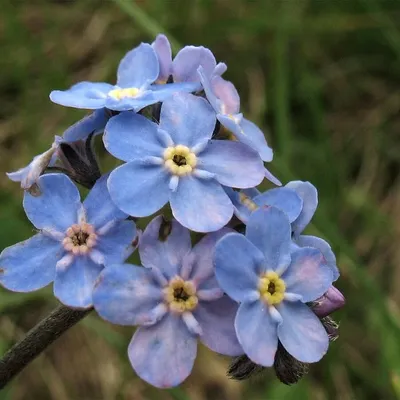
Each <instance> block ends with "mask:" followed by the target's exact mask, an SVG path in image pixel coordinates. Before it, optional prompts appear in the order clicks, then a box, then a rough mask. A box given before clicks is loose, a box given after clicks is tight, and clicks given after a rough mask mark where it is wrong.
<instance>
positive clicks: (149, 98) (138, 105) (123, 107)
mask: <svg viewBox="0 0 400 400" xmlns="http://www.w3.org/2000/svg"><path fill="white" fill-rule="evenodd" d="M158 101H159V99H158V97H155V96H154V92H152V91H151V90H146V91H144V92H143V93H141V94H138V95H137V96H135V97H125V98H122V99H115V98H114V97H111V96H109V97H107V100H106V102H105V104H104V105H105V107H107V108H109V109H110V110H114V111H129V110H134V111H136V112H137V111H140V110H141V109H142V108H144V107H147V106H149V105H151V104H154V103H157V102H158Z"/></svg>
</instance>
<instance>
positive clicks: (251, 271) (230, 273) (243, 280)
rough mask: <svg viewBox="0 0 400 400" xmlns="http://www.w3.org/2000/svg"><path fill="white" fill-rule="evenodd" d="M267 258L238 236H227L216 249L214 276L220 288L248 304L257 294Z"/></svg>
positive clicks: (236, 234) (233, 234)
mask: <svg viewBox="0 0 400 400" xmlns="http://www.w3.org/2000/svg"><path fill="white" fill-rule="evenodd" d="M264 263H265V260H264V257H263V254H262V253H261V252H260V250H258V249H257V248H256V247H255V246H254V245H253V244H252V243H251V242H250V241H249V240H247V239H246V238H245V237H244V236H243V235H241V234H239V233H228V234H227V235H226V236H224V237H223V238H222V239H221V240H220V241H218V243H217V245H216V248H215V258H214V265H215V275H216V277H217V280H218V283H219V285H220V286H221V288H222V289H223V290H224V291H225V292H226V293H227V294H228V295H229V296H230V297H231V298H232V299H234V300H235V301H238V302H241V301H246V300H248V299H249V298H250V297H253V295H254V292H257V291H258V281H259V276H260V274H261V273H262V272H264V270H265V268H264Z"/></svg>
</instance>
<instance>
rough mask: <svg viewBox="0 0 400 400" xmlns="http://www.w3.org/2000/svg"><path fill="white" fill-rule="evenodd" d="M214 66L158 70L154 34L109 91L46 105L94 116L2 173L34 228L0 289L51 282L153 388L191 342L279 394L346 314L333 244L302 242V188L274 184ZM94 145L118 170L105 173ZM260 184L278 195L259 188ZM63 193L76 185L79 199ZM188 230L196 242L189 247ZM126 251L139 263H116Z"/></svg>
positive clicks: (199, 52)
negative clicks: (115, 336) (258, 373)
mask: <svg viewBox="0 0 400 400" xmlns="http://www.w3.org/2000/svg"><path fill="white" fill-rule="evenodd" d="M226 70H227V67H226V65H225V64H224V63H217V62H216V60H215V57H214V55H213V54H212V52H211V51H210V50H209V49H206V48H204V47H195V46H186V47H185V48H183V49H182V50H180V51H179V52H178V54H177V55H176V56H175V57H174V59H172V52H171V47H170V44H169V41H168V39H167V38H166V37H165V36H164V35H159V36H157V38H156V40H155V41H154V42H153V43H152V44H147V43H142V44H141V45H139V46H138V47H136V48H134V49H133V50H131V51H129V52H128V53H127V54H126V55H125V57H124V58H123V59H122V60H121V62H120V64H119V67H118V71H117V82H116V84H115V85H113V84H109V83H101V82H95V83H93V82H81V83H77V84H75V85H73V86H72V87H71V88H70V89H68V90H64V91H62V90H55V91H53V92H51V94H50V99H51V100H52V101H53V102H54V103H57V104H60V105H63V106H67V107H75V108H83V109H90V110H94V111H93V112H92V113H91V114H90V115H88V116H86V117H85V118H83V119H82V120H80V121H78V122H77V123H76V124H74V125H72V126H71V127H70V128H68V129H67V130H66V131H65V132H64V133H63V135H62V136H56V137H55V140H54V142H53V144H52V145H51V147H50V149H48V150H47V151H45V152H44V153H42V154H40V155H38V156H36V157H35V158H34V159H33V160H32V162H31V163H30V164H29V165H28V166H26V167H24V168H21V169H20V170H18V171H16V172H13V173H9V174H8V176H9V178H10V179H11V180H13V181H19V182H21V187H22V188H23V189H24V190H25V192H24V201H23V207H24V209H25V212H26V215H27V217H28V218H29V220H30V221H31V222H32V224H33V225H34V226H35V228H36V229H37V233H36V234H35V235H34V236H33V237H32V238H30V239H28V240H26V241H24V242H21V243H18V244H16V245H14V246H11V247H8V248H6V249H4V250H3V252H2V253H1V254H0V284H1V285H3V286H4V287H5V288H7V289H9V290H13V291H19V292H29V291H33V290H37V289H40V288H42V287H44V286H46V285H48V284H49V283H51V282H54V295H55V296H56V297H57V298H58V299H59V300H60V301H61V302H62V303H63V304H65V305H66V306H69V307H72V308H79V309H88V308H91V307H94V308H95V309H96V311H97V313H98V314H99V315H100V316H101V317H102V318H104V319H105V320H107V321H109V322H111V323H114V324H120V325H132V326H136V327H137V329H136V331H135V333H134V335H133V338H132V341H131V343H130V345H129V347H128V356H129V359H130V362H131V364H132V367H133V368H134V370H135V371H136V373H137V374H138V375H139V376H140V377H141V378H142V379H144V380H145V381H147V382H149V383H150V384H152V385H154V386H156V387H160V388H165V387H172V386H176V385H179V384H180V383H181V382H182V381H183V380H185V379H186V378H187V376H188V375H189V374H190V372H191V370H192V367H193V364H194V361H195V358H196V351H197V341H198V340H200V341H201V342H202V343H203V344H205V345H206V346H207V347H209V348H210V349H211V350H213V351H215V352H217V353H220V354H224V355H228V356H231V357H239V358H237V359H236V360H235V361H234V363H233V364H232V366H231V369H230V371H229V373H230V374H231V375H232V376H233V377H236V378H237V379H241V378H242V377H243V376H244V375H246V373H242V372H243V365H246V366H251V368H252V370H254V369H257V368H264V367H270V366H274V367H275V370H276V372H277V376H278V377H279V378H280V379H281V380H282V381H284V382H285V383H291V380H290V379H286V378H282V377H284V376H290V375H291V373H292V372H293V371H292V370H291V368H292V369H293V368H294V367H293V366H294V365H297V364H296V363H301V364H302V365H303V364H304V365H305V364H308V363H314V362H317V361H319V360H320V359H321V358H322V357H323V356H324V354H325V353H326V352H327V350H328V346H329V341H330V340H333V339H334V338H336V337H337V330H338V326H337V324H336V323H334V321H333V320H332V319H331V318H330V314H331V313H332V312H333V311H335V310H337V309H338V308H340V307H342V306H343V304H344V297H343V295H342V294H341V293H340V292H339V291H338V290H337V289H336V288H335V287H334V286H333V282H334V281H336V280H337V279H338V277H339V271H338V268H337V265H336V258H335V255H334V253H333V252H332V249H331V247H330V246H329V244H328V243H327V242H326V241H325V240H323V239H321V238H318V237H315V236H309V235H303V234H302V233H303V230H304V229H305V228H306V226H307V225H308V224H309V223H310V221H311V219H312V216H313V214H314V212H315V211H316V208H317V204H318V198H317V190H316V188H315V187H314V186H313V185H312V184H311V183H309V182H301V181H293V182H289V183H287V184H286V185H285V186H281V183H280V181H279V180H278V179H277V178H276V177H275V176H273V175H272V174H271V173H270V172H269V171H268V169H266V167H265V162H271V161H272V159H273V152H272V149H271V148H270V147H269V145H268V144H267V142H266V139H265V136H264V134H263V132H262V131H261V130H260V129H259V128H258V127H257V126H256V125H255V124H254V123H253V122H251V121H249V120H247V119H246V118H245V117H244V116H243V114H242V113H241V112H240V98H239V94H238V92H237V90H236V89H235V87H234V85H233V84H232V83H231V82H229V81H227V80H225V79H224V78H223V77H222V75H223V74H224V73H225V71H226ZM99 135H101V137H102V141H103V144H104V147H105V149H106V150H107V151H108V153H110V154H111V155H112V156H114V157H115V158H117V159H118V160H121V161H122V163H121V165H119V166H118V167H116V168H115V169H113V170H112V171H109V172H107V173H102V172H101V169H100V167H99V164H98V161H97V157H96V154H95V152H94V147H93V143H94V141H95V140H96V137H98V136H99ZM264 178H267V179H268V180H269V181H270V183H272V184H274V185H276V186H277V187H274V188H272V189H269V190H267V191H265V192H264V193H261V192H260V191H259V190H258V189H257V186H258V185H259V184H260V183H261V182H262V181H263V180H264ZM76 184H79V185H80V186H83V187H86V188H88V189H90V191H89V193H88V195H87V196H86V198H85V200H84V201H83V203H81V200H80V192H79V189H78V186H77V185H76ZM153 215H154V217H153V218H152V220H151V222H150V223H149V224H148V225H147V227H146V228H145V229H144V232H143V233H142V232H141V231H139V230H138V229H136V224H135V223H136V222H137V221H138V219H140V218H142V217H149V216H153ZM190 231H193V232H197V233H199V234H202V235H199V234H198V235H196V237H197V238H198V237H200V240H198V241H197V243H195V244H194V245H193V246H192V240H191V234H190ZM240 232H245V233H244V234H243V233H240ZM137 247H138V252H139V256H140V263H141V265H133V264H131V263H129V261H130V260H128V259H129V257H130V255H131V254H132V253H133V252H134V251H135V249H136V248H137ZM287 360H293V361H290V362H287ZM243 363H244V364H243ZM292 375H293V373H292Z"/></svg>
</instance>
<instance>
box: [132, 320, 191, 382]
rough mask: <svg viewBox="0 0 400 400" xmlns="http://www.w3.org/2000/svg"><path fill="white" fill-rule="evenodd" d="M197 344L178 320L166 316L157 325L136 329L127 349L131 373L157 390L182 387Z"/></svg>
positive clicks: (189, 369) (188, 372)
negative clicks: (181, 384) (133, 371)
mask: <svg viewBox="0 0 400 400" xmlns="http://www.w3.org/2000/svg"><path fill="white" fill-rule="evenodd" d="M196 353H197V341H196V338H195V337H194V336H192V335H191V334H190V333H189V331H188V329H187V328H186V325H185V324H184V323H183V321H182V318H181V317H180V316H177V315H173V314H168V315H166V316H165V317H164V318H163V319H162V320H161V321H160V322H158V323H157V324H155V325H152V326H149V327H141V328H139V329H138V330H137V331H136V333H135V335H134V336H133V339H132V341H131V343H130V344H129V348H128V356H129V360H130V362H131V364H132V367H133V369H134V370H135V371H136V373H137V374H138V375H139V376H140V378H142V379H143V380H144V381H146V382H148V383H150V384H151V385H153V386H156V387H158V388H168V387H173V386H177V385H179V384H180V383H182V382H183V381H184V380H185V379H186V378H187V377H188V376H189V374H190V372H191V371H192V368H193V364H194V360H195V358H196Z"/></svg>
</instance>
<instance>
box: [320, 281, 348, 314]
mask: <svg viewBox="0 0 400 400" xmlns="http://www.w3.org/2000/svg"><path fill="white" fill-rule="evenodd" d="M345 302H346V301H345V298H344V296H343V294H342V293H341V292H340V291H339V290H338V289H336V288H335V287H334V286H331V287H330V288H329V289H328V290H327V292H326V293H325V294H324V295H322V296H321V297H320V298H319V299H317V300H315V302H314V303H313V304H312V310H313V311H314V312H315V314H316V315H317V316H318V317H320V318H323V317H325V316H327V315H329V314H331V313H333V312H334V311H336V310H339V309H340V308H342V307H343V306H344V304H345Z"/></svg>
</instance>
